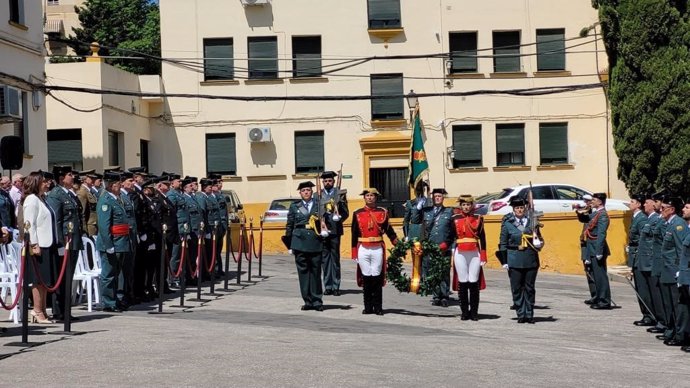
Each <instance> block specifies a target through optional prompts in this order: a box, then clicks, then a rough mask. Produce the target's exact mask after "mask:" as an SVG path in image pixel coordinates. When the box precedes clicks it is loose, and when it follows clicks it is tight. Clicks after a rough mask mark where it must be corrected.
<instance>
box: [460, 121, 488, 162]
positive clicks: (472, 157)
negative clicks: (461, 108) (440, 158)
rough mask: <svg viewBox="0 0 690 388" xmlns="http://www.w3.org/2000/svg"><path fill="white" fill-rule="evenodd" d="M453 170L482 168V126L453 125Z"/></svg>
mask: <svg viewBox="0 0 690 388" xmlns="http://www.w3.org/2000/svg"><path fill="white" fill-rule="evenodd" d="M453 155H454V156H453V168H461V167H481V166H482V126H481V124H470V125H453Z"/></svg>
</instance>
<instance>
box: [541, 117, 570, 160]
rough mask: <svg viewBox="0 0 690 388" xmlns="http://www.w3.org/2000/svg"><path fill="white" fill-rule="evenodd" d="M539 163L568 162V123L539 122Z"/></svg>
mask: <svg viewBox="0 0 690 388" xmlns="http://www.w3.org/2000/svg"><path fill="white" fill-rule="evenodd" d="M539 158H540V159H539V164H541V165H545V164H567V163H568V123H541V124H539Z"/></svg>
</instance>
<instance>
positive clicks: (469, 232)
mask: <svg viewBox="0 0 690 388" xmlns="http://www.w3.org/2000/svg"><path fill="white" fill-rule="evenodd" d="M453 227H454V228H455V236H456V240H455V246H456V249H457V250H459V251H477V252H479V257H480V259H481V261H483V262H486V234H485V233H484V218H482V216H479V215H475V214H465V213H462V212H459V213H457V214H455V215H454V216H453Z"/></svg>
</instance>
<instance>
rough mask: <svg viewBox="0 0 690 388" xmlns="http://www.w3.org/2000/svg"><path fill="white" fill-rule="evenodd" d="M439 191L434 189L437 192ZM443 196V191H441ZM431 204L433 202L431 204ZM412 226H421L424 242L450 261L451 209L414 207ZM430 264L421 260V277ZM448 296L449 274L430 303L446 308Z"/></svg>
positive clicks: (452, 228)
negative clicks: (431, 244) (434, 247)
mask: <svg viewBox="0 0 690 388" xmlns="http://www.w3.org/2000/svg"><path fill="white" fill-rule="evenodd" d="M440 190H441V189H434V191H435V192H439V191H440ZM443 193H444V194H445V190H443ZM432 203H433V202H432ZM410 222H411V223H412V224H415V223H417V224H421V228H422V236H423V239H424V240H429V241H431V242H432V243H434V244H438V246H439V248H440V249H441V252H442V253H443V256H444V257H446V258H447V260H451V257H450V255H451V249H450V248H451V247H452V246H453V243H454V242H455V227H454V226H453V209H452V208H449V207H445V206H443V205H441V206H427V207H423V208H422V209H421V210H420V209H419V206H415V207H414V208H413V210H412V217H411V221H410ZM430 266H431V262H430V259H429V257H428V256H425V257H423V258H422V276H426V274H427V272H428V271H429V268H430ZM449 294H450V272H449V273H447V274H445V277H444V279H443V281H441V284H440V285H439V287H438V288H437V289H436V290H434V294H433V299H432V301H431V303H432V304H433V305H435V306H438V305H442V306H444V307H446V306H448V297H449Z"/></svg>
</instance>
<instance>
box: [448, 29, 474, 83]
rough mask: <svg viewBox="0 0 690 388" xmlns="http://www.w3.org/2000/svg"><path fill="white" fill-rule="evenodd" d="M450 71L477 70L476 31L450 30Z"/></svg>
mask: <svg viewBox="0 0 690 388" xmlns="http://www.w3.org/2000/svg"><path fill="white" fill-rule="evenodd" d="M448 41H449V47H450V59H451V63H452V65H451V67H450V72H451V73H476V72H477V33H476V32H451V33H450V34H449V39H448Z"/></svg>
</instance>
